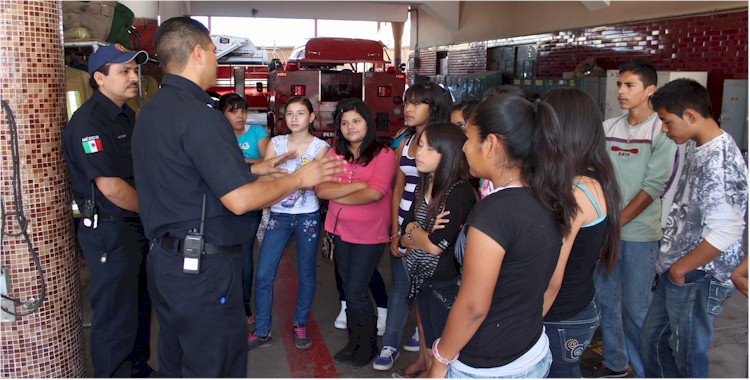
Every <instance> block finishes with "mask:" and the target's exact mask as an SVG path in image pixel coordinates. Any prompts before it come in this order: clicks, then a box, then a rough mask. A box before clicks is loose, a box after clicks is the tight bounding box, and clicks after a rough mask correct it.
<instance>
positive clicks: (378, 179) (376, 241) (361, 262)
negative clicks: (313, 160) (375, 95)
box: [316, 99, 396, 368]
mask: <svg viewBox="0 0 750 380" xmlns="http://www.w3.org/2000/svg"><path fill="white" fill-rule="evenodd" d="M333 125H334V129H335V140H334V144H333V149H331V150H330V151H329V152H328V155H341V156H344V159H345V161H346V162H347V164H346V169H347V172H346V173H343V174H342V179H343V181H342V182H340V183H333V182H331V183H326V184H322V185H320V186H318V187H317V188H316V193H317V195H318V197H319V198H321V199H328V200H330V202H329V205H328V214H327V215H326V222H325V230H326V231H328V232H331V233H333V235H334V246H335V260H336V267H337V269H336V270H337V271H338V273H339V275H340V276H341V279H342V281H343V287H344V294H345V296H346V302H347V308H346V322H347V330H348V332H349V341H348V343H347V345H346V346H345V347H344V348H343V349H341V350H340V351H339V352H338V353H337V354H336V355H334V357H333V361H334V362H336V363H346V364H348V365H349V367H352V368H360V367H363V366H365V365H367V364H368V363H370V361H371V360H372V359H373V358H374V357H375V355H376V354H377V353H378V346H377V335H376V333H377V328H376V317H375V309H374V308H373V305H372V303H371V302H370V300H369V296H368V294H367V287H368V284H369V282H370V277H371V276H372V273H373V271H374V270H375V266H376V265H377V263H378V260H379V259H380V255H381V254H382V253H383V250H384V248H385V243H387V242H389V241H390V236H389V227H390V220H391V219H390V217H391V210H390V209H391V197H392V193H391V186H392V183H393V176H394V174H395V171H396V156H395V154H394V153H393V150H391V149H390V148H388V147H387V146H385V145H383V144H382V143H380V142H379V141H378V140H377V139H376V137H375V121H374V119H373V117H372V112H371V111H370V109H369V108H368V107H367V105H366V104H365V103H364V102H363V101H361V100H359V99H345V100H342V101H341V102H339V104H337V105H336V110H335V111H334V123H333Z"/></svg>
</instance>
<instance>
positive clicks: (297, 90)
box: [291, 84, 305, 96]
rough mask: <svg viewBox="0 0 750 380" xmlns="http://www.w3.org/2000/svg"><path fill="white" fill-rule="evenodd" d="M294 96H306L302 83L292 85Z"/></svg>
mask: <svg viewBox="0 0 750 380" xmlns="http://www.w3.org/2000/svg"><path fill="white" fill-rule="evenodd" d="M291 93H292V96H305V86H304V85H301V84H295V85H292V91H291Z"/></svg>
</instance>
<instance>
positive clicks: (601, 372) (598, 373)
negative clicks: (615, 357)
mask: <svg viewBox="0 0 750 380" xmlns="http://www.w3.org/2000/svg"><path fill="white" fill-rule="evenodd" d="M586 372H588V373H586V376H585V377H589V378H600V377H627V376H628V371H627V370H625V371H613V370H611V369H609V368H607V366H605V365H604V363H602V362H599V363H597V364H595V365H594V366H593V367H592V368H591V369H590V370H589V371H586Z"/></svg>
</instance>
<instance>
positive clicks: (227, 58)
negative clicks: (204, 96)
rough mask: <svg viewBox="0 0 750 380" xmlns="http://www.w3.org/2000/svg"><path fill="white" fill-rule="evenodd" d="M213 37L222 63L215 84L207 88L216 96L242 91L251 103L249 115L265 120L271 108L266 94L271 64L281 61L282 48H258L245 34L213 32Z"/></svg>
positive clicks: (219, 60) (263, 122)
mask: <svg viewBox="0 0 750 380" xmlns="http://www.w3.org/2000/svg"><path fill="white" fill-rule="evenodd" d="M211 39H212V40H213V42H214V45H216V58H217V60H218V63H219V65H218V67H217V69H216V85H214V86H213V87H211V88H209V89H207V90H206V91H207V92H208V93H209V94H211V95H212V96H214V97H216V98H217V99H218V97H220V96H221V95H224V94H226V93H230V92H236V93H238V94H242V95H243V96H244V97H245V99H246V100H247V102H248V104H249V106H250V109H249V110H250V116H249V117H250V118H253V119H258V118H259V119H261V120H262V124H265V123H266V113H267V112H268V110H269V107H268V97H267V96H266V92H267V83H268V72H269V66H272V67H273V66H275V65H280V62H281V60H280V59H279V58H277V57H278V54H277V52H279V51H280V50H278V49H273V50H271V51H269V50H267V49H259V48H257V47H255V45H254V44H253V43H252V42H250V40H249V39H247V38H243V37H234V36H224V35H214V36H211ZM253 116H260V117H253ZM258 124H261V123H258Z"/></svg>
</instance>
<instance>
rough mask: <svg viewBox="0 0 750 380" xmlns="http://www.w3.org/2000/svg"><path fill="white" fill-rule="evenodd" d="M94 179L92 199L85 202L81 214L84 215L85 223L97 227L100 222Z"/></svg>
mask: <svg viewBox="0 0 750 380" xmlns="http://www.w3.org/2000/svg"><path fill="white" fill-rule="evenodd" d="M94 191H95V190H94V181H91V199H86V201H84V202H83V209H82V210H81V215H82V216H83V225H84V226H86V227H90V228H93V229H96V227H97V226H98V224H99V209H98V208H97V207H96V193H95V192H94Z"/></svg>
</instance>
